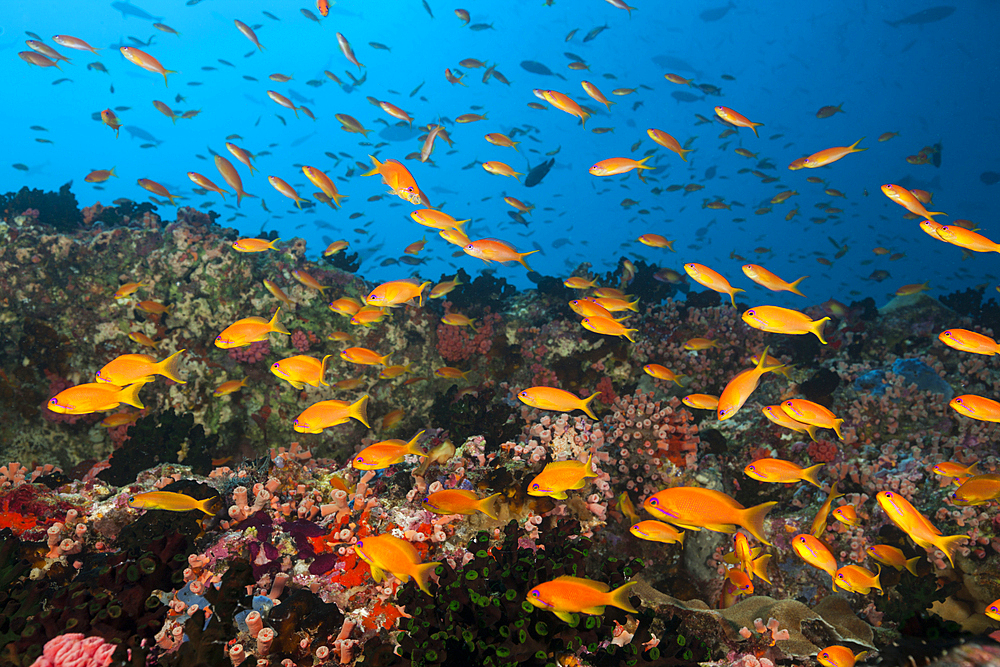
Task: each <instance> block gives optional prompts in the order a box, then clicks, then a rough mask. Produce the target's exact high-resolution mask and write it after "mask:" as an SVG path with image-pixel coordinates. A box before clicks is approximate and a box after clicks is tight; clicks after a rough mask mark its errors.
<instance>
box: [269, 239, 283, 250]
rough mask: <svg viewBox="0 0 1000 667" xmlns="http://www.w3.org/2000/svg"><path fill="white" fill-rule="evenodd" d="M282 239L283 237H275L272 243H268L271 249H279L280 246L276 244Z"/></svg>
mask: <svg viewBox="0 0 1000 667" xmlns="http://www.w3.org/2000/svg"><path fill="white" fill-rule="evenodd" d="M280 240H281V239H274V240H273V241H271V242H270V243H268V244H267V247H268V248H270V249H271V250H279V248H277V247H275V245H274V244H275V243H277V242H278V241H280Z"/></svg>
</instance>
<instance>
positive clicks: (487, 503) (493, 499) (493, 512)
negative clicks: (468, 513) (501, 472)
mask: <svg viewBox="0 0 1000 667" xmlns="http://www.w3.org/2000/svg"><path fill="white" fill-rule="evenodd" d="M499 500H500V494H499V493H494V494H493V495H492V496H486V497H485V498H483V499H482V500H480V501H479V502H478V503H476V509H477V510H479V511H480V512H482V513H483V514H485V515H486V516H488V517H489V518H491V519H493V520H494V521H496V520H497V502H498V501H499Z"/></svg>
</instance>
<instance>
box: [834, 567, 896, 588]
mask: <svg viewBox="0 0 1000 667" xmlns="http://www.w3.org/2000/svg"><path fill="white" fill-rule="evenodd" d="M881 572H882V568H881V567H879V571H878V573H876V572H872V571H870V570H866V569H865V568H863V567H861V566H860V565H845V566H844V567H842V568H840V569H839V570H837V572H836V574H834V575H833V583H835V584H836V585H837V586H839V587H840V588H843V589H844V590H848V591H851V592H852V593H860V594H862V595H867V594H868V593H869V592H870V591H871V589H873V588H877V589H878V592H879V594H881V595H885V593H884V592H883V591H882V585H881V584H879V581H878V578H879V574H881Z"/></svg>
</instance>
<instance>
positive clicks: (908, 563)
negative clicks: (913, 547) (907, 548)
mask: <svg viewBox="0 0 1000 667" xmlns="http://www.w3.org/2000/svg"><path fill="white" fill-rule="evenodd" d="M865 551H866V552H867V553H868V555H869V556H871V557H872V558H873V559H875V560H877V561H878V562H880V563H882V564H883V565H888V566H889V567H894V568H896V569H897V570H900V571H902V569H903V568H904V567H905V568H906V569H907V570H909V571H910V574H912V575H913V576H914V577H915V576H917V563H919V562H920V561H922V560H923V558H921V557H920V556H914V557H913V558H910V559H909V560H907V558H906V556H905V555H904V554H903V550H902V549H897V548H896V547H891V546H889V545H888V544H875V545H873V546H870V547H868V548H867V549H865Z"/></svg>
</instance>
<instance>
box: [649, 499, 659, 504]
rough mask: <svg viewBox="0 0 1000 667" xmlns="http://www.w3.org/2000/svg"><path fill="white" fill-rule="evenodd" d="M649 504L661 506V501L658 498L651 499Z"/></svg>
mask: <svg viewBox="0 0 1000 667" xmlns="http://www.w3.org/2000/svg"><path fill="white" fill-rule="evenodd" d="M649 504H650V505H659V504H660V501H659V500H657V499H656V498H650V499H649Z"/></svg>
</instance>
